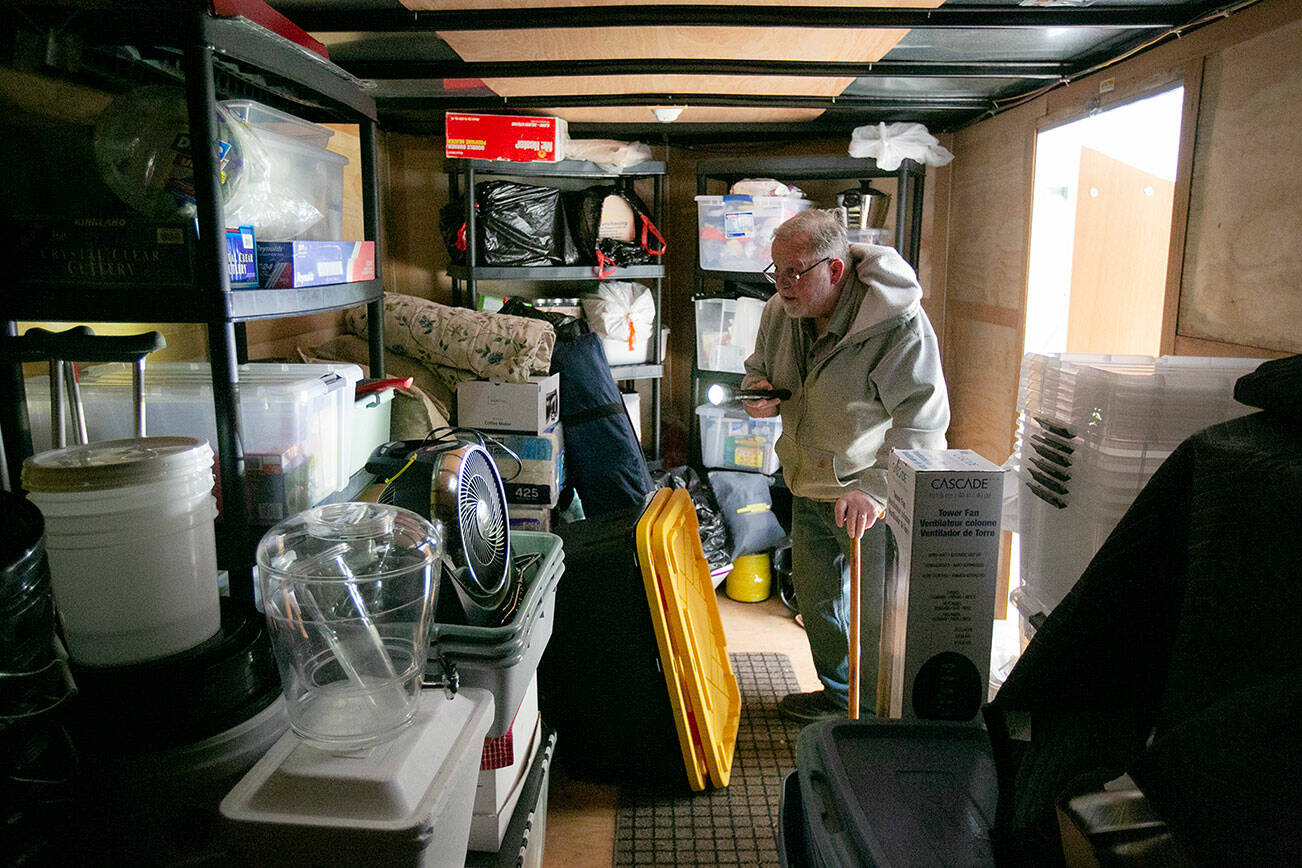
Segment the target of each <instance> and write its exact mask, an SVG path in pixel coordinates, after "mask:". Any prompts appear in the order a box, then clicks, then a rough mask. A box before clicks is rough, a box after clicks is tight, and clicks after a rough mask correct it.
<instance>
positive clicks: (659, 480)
mask: <svg viewBox="0 0 1302 868" xmlns="http://www.w3.org/2000/svg"><path fill="white" fill-rule="evenodd" d="M651 481H652V483H654V485H655V487H656V488H682V489H685V490H686V491H687V495H688V496H689V497H690V498H691V499H692V505H693V506H694V507H696V523H697V524H698V525H699V526H700V532H701V549H702V550H703V551H704V552H705V562H706V563H708V564H709V565H710V569H711V570H712V571H713V570H717V569H719V568H721V567H724V566H727V565H728V564H729V563H731V562H732V538H731V534H730V532H729V530H728V523H727V522H726V521H724V518H723V513H722V511H720V509H719V504H718V503H717V502H716V501H715V499H714V492H713V491H711V490H710V486H709V485H708V484H707V483H706V482H704V481H703V480H702V479H701V477H700V475H699V474H698V473H697V472H696V471H695V470H694V469H693V468H691V467H689V466H683V467H670V468H668V469H665V470H657V471H655V472H653V473H652V474H651Z"/></svg>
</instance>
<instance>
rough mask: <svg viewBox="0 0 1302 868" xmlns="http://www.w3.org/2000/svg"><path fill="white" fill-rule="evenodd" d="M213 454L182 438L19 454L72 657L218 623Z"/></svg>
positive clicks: (101, 656)
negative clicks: (41, 527)
mask: <svg viewBox="0 0 1302 868" xmlns="http://www.w3.org/2000/svg"><path fill="white" fill-rule="evenodd" d="M212 462H213V453H212V449H210V448H209V446H208V444H207V443H205V442H202V441H199V440H195V439H191V438H185V437H146V438H140V439H129V440H112V441H107V442H102V443H92V444H90V445H89V446H71V447H68V448H66V449H57V450H53V451H50V452H42V453H39V454H37V455H35V456H33V457H31V458H29V459H27V461H26V462H24V464H23V486H24V487H25V488H26V489H27V491H28V492H29V496H30V497H31V500H32V502H33V503H35V504H36V506H37V508H39V509H40V510H41V514H42V515H43V516H44V517H45V536H46V548H47V549H48V551H49V558H50V579H51V585H52V587H53V590H54V600H55V604H56V605H57V606H58V608H59V613H60V618H61V620H62V623H63V629H64V635H65V637H66V639H67V641H68V653H69V655H70V656H71V657H72V659H73V660H75V661H76V662H78V663H82V664H85V665H87V666H123V665H127V664H131V663H140V662H144V661H146V660H153V659H157V658H160V657H166V656H168V655H170V654H175V653H178V652H181V651H185V650H187V649H189V648H192V647H194V646H195V645H198V644H199V643H200V642H203V641H204V640H205V639H207V638H209V637H210V636H212V635H213V634H214V633H216V632H217V630H218V628H219V627H220V626H221V612H220V604H219V600H218V592H217V546H216V539H215V534H214V531H213V520H214V519H215V518H216V516H217V508H216V503H215V501H214V499H213V496H212V487H213V474H212Z"/></svg>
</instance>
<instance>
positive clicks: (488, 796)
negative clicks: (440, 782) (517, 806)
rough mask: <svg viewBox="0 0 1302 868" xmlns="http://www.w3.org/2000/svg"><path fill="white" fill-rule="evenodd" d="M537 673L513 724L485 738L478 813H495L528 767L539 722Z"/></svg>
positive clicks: (478, 793)
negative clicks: (492, 736) (505, 729)
mask: <svg viewBox="0 0 1302 868" xmlns="http://www.w3.org/2000/svg"><path fill="white" fill-rule="evenodd" d="M541 719H542V718H541V716H540V715H539V712H538V675H537V673H534V676H533V678H532V679H530V681H529V686H528V687H526V688H525V691H524V695H523V696H522V697H521V698H520V707H519V708H518V709H516V712H515V717H514V718H512V720H511V727H510V729H508V730H507V731H506V733H505V734H503V735H499V736H498V737H497V738H486V739H484V753H483V756H482V757H481V758H480V761H479V781H478V783H477V784H476V785H475V807H474V813H476V814H496V813H497V812H498V811H500V810H502V806H503V805H505V804H506V799H507V796H509V795H510V794H511V790H513V789H514V788H515V785H516V782H517V781H519V780H520V778H521V777H523V775H524V773H525V771H526V770H527V769H528V768H529V763H528V759H529V754H530V752H531V751H532V749H533V743H534V741H535V740H536V733H537V730H538V723H539V721H540V720H541Z"/></svg>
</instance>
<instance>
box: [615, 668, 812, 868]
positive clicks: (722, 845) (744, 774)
mask: <svg viewBox="0 0 1302 868" xmlns="http://www.w3.org/2000/svg"><path fill="white" fill-rule="evenodd" d="M729 659H730V660H731V661H732V669H733V672H734V673H735V674H736V676H737V684H738V687H739V688H740V689H741V723H740V726H739V728H738V730H737V747H736V753H735V754H734V757H733V764H732V776H731V782H730V783H729V784H728V786H727V787H725V788H723V789H715V790H707V791H705V792H700V793H692V792H690V791H689V790H688V788H687V782H686V780H684V781H683V786H682V790H681V792H674V793H666V792H665V791H664V790H653V789H649V788H642V787H628V788H621V789H620V792H619V797H618V804H617V807H616V810H615V859H614V864H615V866H616V868H624V866H650V865H663V866H686V865H736V866H739V868H740V866H746V868H749V866H777V865H778V864H779V861H778V850H777V837H776V836H777V832H776V830H777V824H778V800H779V798H780V795H781V791H782V780H783V778H784V777H786V775H787V773H788V772H790V771H792V770H793V769H794V768H795V767H796V738H797V736H799V734H800V726H799V724H795V723H788V722H787V721H785V720H783V719H782V718H780V717H779V716H778V700H779V699H781V698H782V697H783V696H785V695H786V694H788V693H793V692H795V691H797V690H799V689H800V686H799V683H798V682H797V681H796V673H795V670H794V669H792V668H791V659H790V658H789V657H787V655H785V654H772V653H760V654H730V655H729Z"/></svg>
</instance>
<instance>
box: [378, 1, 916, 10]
mask: <svg viewBox="0 0 1302 868" xmlns="http://www.w3.org/2000/svg"><path fill="white" fill-rule="evenodd" d="M401 2H402V5H403V6H405V7H407V8H408V9H411V10H412V11H414V12H434V11H448V12H450V11H453V10H465V9H529V8H532V7H537V8H540V9H546V8H553V7H560V6H643V5H645V4H644V3H643V2H642V0H602V2H599V3H594V2H592V0H401ZM659 2H660V3H661V4H663V5H666V6H692V5H696V4H698V3H699V2H700V0H659ZM710 5H714V6H741V7H745V6H844V7H845V8H847V9H855V8H861V9H871V8H873V7H880V8H883V9H891V8H895V9H935V8H936V7H937V6H939V5H940V0H899V2H896V0H714V2H713V3H711V4H710Z"/></svg>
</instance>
